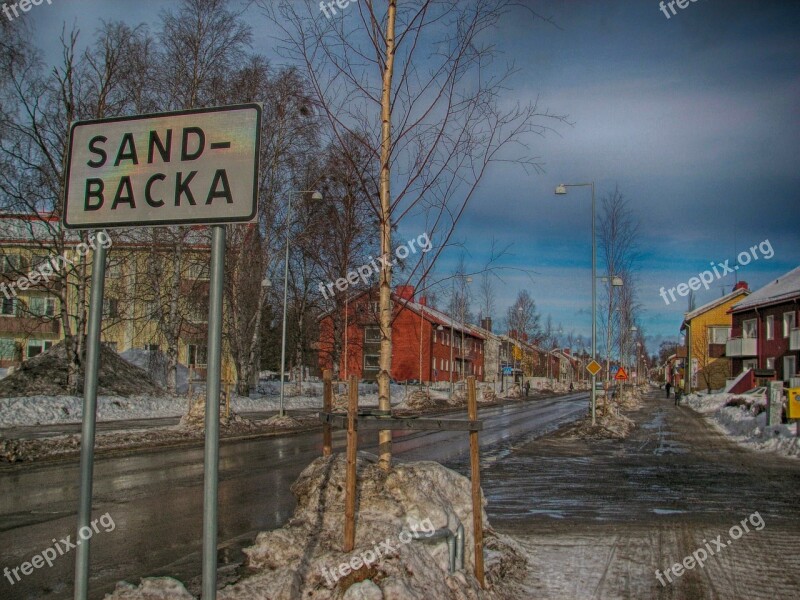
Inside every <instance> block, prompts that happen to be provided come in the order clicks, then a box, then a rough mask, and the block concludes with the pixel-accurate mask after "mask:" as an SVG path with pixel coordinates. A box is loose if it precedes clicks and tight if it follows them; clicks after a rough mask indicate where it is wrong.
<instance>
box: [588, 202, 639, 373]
mask: <svg viewBox="0 0 800 600" xmlns="http://www.w3.org/2000/svg"><path fill="white" fill-rule="evenodd" d="M638 243H639V221H638V218H637V217H636V215H635V213H633V211H632V208H631V206H630V204H629V203H628V201H627V200H626V199H625V198H624V196H623V195H622V193H621V192H620V191H619V188H615V189H614V191H613V192H610V193H608V194H607V195H606V196H604V197H603V199H602V201H601V209H600V220H599V225H598V248H599V251H600V257H601V260H602V261H603V263H604V265H605V269H606V277H605V292H606V297H605V307H604V308H605V315H606V318H605V320H604V323H602V324H601V328H600V330H601V334H602V335H603V337H604V338H605V346H606V381H607V382H608V380H609V378H610V368H609V365H610V361H611V355H612V348H613V347H614V346H617V344H620V345H619V346H617V347H620V348H621V347H622V346H624V344H625V342H626V341H627V339H628V337H629V332H630V327H631V326H632V325H633V323H634V322H635V320H636V313H637V310H638V308H639V306H638V303H637V301H636V280H635V277H634V274H635V269H636V263H637V261H638V259H639V250H638ZM617 277H618V278H620V279H622V282H623V286H622V287H621V288H620V287H617V286H614V285H612V284H613V280H614V278H617ZM614 331H616V337H615V336H614V333H613V332H614ZM615 342H616V344H615ZM621 358H622V357H621V356H620V359H621Z"/></svg>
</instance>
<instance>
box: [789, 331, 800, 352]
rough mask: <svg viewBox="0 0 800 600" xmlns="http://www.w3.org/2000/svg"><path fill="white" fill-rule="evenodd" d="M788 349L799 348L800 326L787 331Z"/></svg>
mask: <svg viewBox="0 0 800 600" xmlns="http://www.w3.org/2000/svg"><path fill="white" fill-rule="evenodd" d="M789 350H800V328H797V327H795V328H794V329H792V330H791V331H790V332H789Z"/></svg>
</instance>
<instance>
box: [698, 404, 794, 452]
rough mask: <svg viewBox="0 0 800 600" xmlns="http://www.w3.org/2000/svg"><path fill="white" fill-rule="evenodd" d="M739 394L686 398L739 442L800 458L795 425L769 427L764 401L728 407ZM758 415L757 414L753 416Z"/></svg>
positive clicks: (713, 423)
mask: <svg viewBox="0 0 800 600" xmlns="http://www.w3.org/2000/svg"><path fill="white" fill-rule="evenodd" d="M739 398H741V396H740V395H737V394H708V395H700V394H690V395H689V396H686V400H687V404H688V406H689V407H690V408H691V409H692V410H694V411H695V412H698V413H700V414H702V415H704V416H705V418H706V419H708V420H709V421H710V422H711V424H712V425H713V426H714V427H715V428H716V429H717V430H718V431H720V432H721V433H723V434H725V435H727V436H728V437H730V438H731V439H732V440H733V441H735V442H736V443H738V444H740V445H742V446H745V447H747V448H750V449H752V450H758V451H761V452H773V453H775V454H780V455H783V456H800V438H798V437H797V436H796V430H795V427H796V426H795V425H794V424H792V425H783V424H781V425H774V426H771V427H768V426H767V414H766V412H763V409H762V408H760V407H763V402H759V401H758V400H757V399H755V400H751V399H745V400H749V401H747V402H742V404H741V405H740V406H726V404H728V403H729V402H737V399H739ZM754 413H758V414H754Z"/></svg>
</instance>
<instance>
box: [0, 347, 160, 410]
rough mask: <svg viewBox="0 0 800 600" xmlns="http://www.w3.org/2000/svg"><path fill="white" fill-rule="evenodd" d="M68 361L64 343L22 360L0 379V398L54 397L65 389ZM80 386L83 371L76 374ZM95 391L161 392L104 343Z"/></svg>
mask: <svg viewBox="0 0 800 600" xmlns="http://www.w3.org/2000/svg"><path fill="white" fill-rule="evenodd" d="M68 371H69V361H68V360H67V349H66V346H65V345H64V342H60V343H58V344H56V345H55V346H53V347H52V348H50V349H49V350H48V351H47V352H43V353H42V354H39V355H38V356H34V357H33V358H31V359H28V360H26V361H25V362H23V363H22V365H21V366H20V367H19V368H18V369H16V370H15V371H14V372H13V373H11V374H10V375H9V376H8V377H5V378H3V379H2V380H0V398H9V397H20V396H58V395H60V394H66V393H68V392H69V389H68V388H67V375H68ZM79 377H80V379H81V383H80V385H79V388H80V389H83V383H82V380H83V372H82V371H81V373H80V375H79ZM97 385H98V393H99V394H105V395H115V396H134V395H162V394H163V393H164V390H163V389H161V388H160V387H159V386H158V385H157V384H156V382H155V381H153V380H152V379H151V378H150V376H149V375H148V374H147V372H146V371H143V370H142V369H140V368H139V367H137V366H135V365H132V364H131V363H129V362H128V361H126V360H125V359H123V358H121V357H120V356H119V354H117V353H116V352H114V351H113V350H110V349H109V348H107V347H106V346H102V345H101V347H100V368H99V372H98V377H97Z"/></svg>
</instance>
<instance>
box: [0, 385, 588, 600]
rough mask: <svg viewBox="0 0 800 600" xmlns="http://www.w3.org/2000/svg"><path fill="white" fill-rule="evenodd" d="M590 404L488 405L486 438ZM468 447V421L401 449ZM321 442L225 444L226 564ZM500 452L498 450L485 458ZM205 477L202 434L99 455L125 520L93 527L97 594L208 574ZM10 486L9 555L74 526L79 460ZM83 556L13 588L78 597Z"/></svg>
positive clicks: (412, 438)
mask: <svg viewBox="0 0 800 600" xmlns="http://www.w3.org/2000/svg"><path fill="white" fill-rule="evenodd" d="M586 406H587V396H586V394H585V393H584V394H571V395H568V396H563V397H557V398H547V399H539V400H532V401H530V402H524V403H510V404H505V405H502V406H497V407H491V408H486V409H481V410H480V412H479V416H480V418H482V419H484V430H483V432H482V433H481V445H482V447H484V448H490V447H496V446H502V445H503V443H504V442H505V441H506V440H509V439H512V438H516V437H518V436H525V435H541V434H542V433H544V432H547V431H550V430H552V429H554V428H555V427H557V426H558V425H559V424H560V423H563V422H565V421H567V420H571V419H574V418H575V417H576V416H579V415H580V414H582V413H584V412H585V410H586ZM448 417H450V418H456V417H457V415H455V414H452V413H451V414H448ZM362 438H363V439H362V440H361V443H362V447H361V449H364V450H368V451H374V444H375V441H376V436H375V435H374V434H373V435H372V436H366V435H364V436H362ZM334 442H335V451H343V445H344V435H343V433H342V432H337V433H336V435H335V436H334ZM468 449H469V444H468V438H467V436H466V435H465V434H464V433H463V432H397V434H396V435H395V442H394V450H395V452H396V453H397V455H398V458H399V459H400V460H437V461H440V462H443V463H444V464H449V461H454V460H458V459H459V458H460V457H464V456H466V455H467V453H468ZM321 452H322V439H321V434H320V433H319V432H318V431H315V432H306V433H300V434H296V435H287V436H280V437H270V438H265V439H259V440H249V441H243V442H230V443H224V444H223V445H222V446H221V449H220V491H219V503H220V513H219V515H220V516H219V540H220V546H221V547H222V549H221V550H220V553H219V558H220V563H221V565H225V564H228V563H234V564H235V563H238V562H240V561H241V559H242V554H241V552H240V549H241V548H242V547H243V546H247V545H248V544H250V543H251V542H252V540H253V539H254V538H255V535H256V534H257V533H258V532H259V531H262V530H266V529H273V528H276V527H279V526H281V525H283V523H284V522H285V521H286V519H287V518H288V517H289V516H290V515H291V512H292V510H293V508H294V504H295V500H294V497H293V496H292V494H291V492H290V491H289V486H290V485H291V484H292V482H293V481H294V480H295V479H296V478H297V476H298V475H299V473H300V472H301V471H302V469H303V468H305V466H306V465H308V463H309V462H311V461H312V460H313V459H314V458H316V457H317V456H320V455H321ZM492 462H493V459H492V455H491V454H489V455H487V457H485V460H484V461H483V464H484V465H485V466H488V465H490V464H492ZM462 472H465V473H466V471H462ZM202 485H203V448H202V447H201V446H196V447H191V448H169V449H165V450H155V449H154V450H150V451H147V452H141V453H139V454H132V455H128V456H118V457H105V458H99V459H98V460H97V462H96V464H95V486H94V504H93V507H94V514H95V515H97V516H99V515H101V514H104V513H106V512H108V513H109V514H110V515H111V517H112V518H113V519H114V522H115V524H116V528H115V529H114V530H113V531H110V532H105V531H103V530H102V529H101V532H100V533H98V534H96V535H95V536H94V537H93V538H92V553H91V554H92V569H91V573H92V577H91V582H90V585H91V589H92V597H94V598H102V597H103V594H104V593H105V592H107V591H109V590H111V589H113V587H114V584H115V582H116V581H118V580H123V579H125V580H128V581H138V579H139V578H140V577H145V576H156V575H170V576H173V577H177V578H178V579H181V580H183V581H189V580H191V578H192V577H195V576H197V575H198V574H199V572H200V537H201V536H200V529H201V522H202ZM0 497H1V498H2V499H3V503H2V507H1V508H0V515H1V516H2V523H3V525H2V531H0V549H1V550H0V553H2V557H0V564H2V565H5V566H11V567H13V566H16V565H19V564H20V563H22V562H23V561H25V560H27V559H29V558H30V556H31V555H32V554H35V553H37V552H40V551H41V550H43V549H44V548H46V547H48V546H50V545H52V542H51V539H53V538H61V537H64V536H65V535H67V533H69V532H71V531H73V530H74V528H75V510H76V506H77V497H78V468H77V460H70V461H63V462H58V463H54V464H49V465H48V464H45V465H43V466H33V467H31V466H21V467H20V466H17V467H13V468H5V469H3V470H2V471H0ZM123 541H124V543H123ZM73 561H74V554H67V555H65V556H64V557H61V558H60V559H59V560H57V561H56V562H55V564H54V565H53V567H51V568H43V569H38V570H35V571H34V572H33V573H32V574H31V575H30V576H28V577H25V578H23V579H22V581H20V582H19V583H16V584H15V585H14V586H13V587H11V586H9V585H8V583H7V582H6V583H5V584H4V586H5V587H4V588H3V592H4V595H3V598H6V597H8V598H40V597H48V598H70V597H72V579H73V568H74V565H73ZM6 593H10V595H8V596H7V595H5V594H6Z"/></svg>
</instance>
